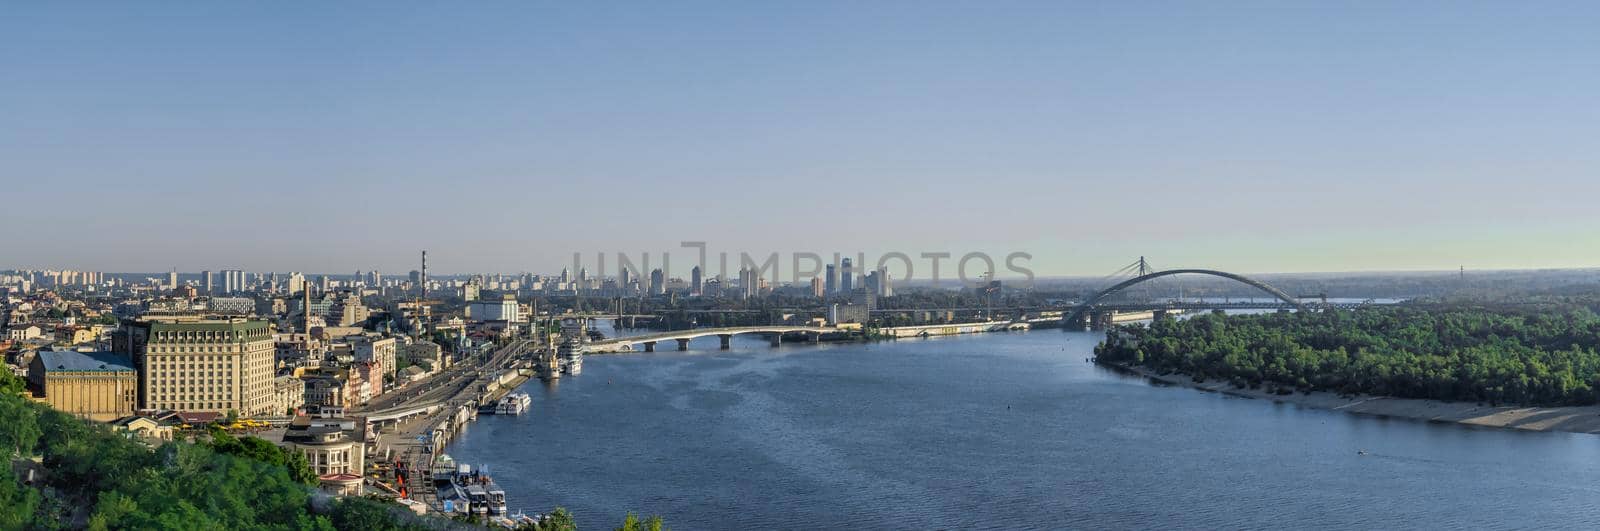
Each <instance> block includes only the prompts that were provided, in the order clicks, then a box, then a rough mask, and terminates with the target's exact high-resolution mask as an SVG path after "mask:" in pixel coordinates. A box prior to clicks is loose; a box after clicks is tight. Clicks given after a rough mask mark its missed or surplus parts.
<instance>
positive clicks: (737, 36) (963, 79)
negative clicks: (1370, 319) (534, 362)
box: [0, 3, 1600, 276]
mask: <svg viewBox="0 0 1600 531" xmlns="http://www.w3.org/2000/svg"><path fill="white" fill-rule="evenodd" d="M367 7H370V6H359V7H358V6H353V5H352V6H316V7H302V8H296V7H295V6H279V7H275V8H271V9H269V8H264V7H260V6H204V7H195V6H159V5H156V6H149V5H141V6H129V5H119V4H115V3H99V4H93V5H83V4H78V5H50V4H39V5H28V6H13V7H12V8H11V9H9V10H8V12H9V13H8V16H7V17H6V18H5V19H4V20H0V50H4V51H3V52H0V68H4V70H5V71H6V72H8V77H7V79H6V81H5V82H0V114H3V115H5V116H7V122H8V127H6V128H4V129H0V158H3V159H5V160H6V161H7V165H6V169H4V170H0V172H4V174H5V175H6V178H5V179H4V181H5V182H6V184H7V185H8V186H7V191H8V195H11V196H13V197H16V198H26V199H29V200H23V201H13V202H11V203H10V204H8V208H6V209H0V224H3V225H4V226H6V227H7V229H8V230H7V232H6V235H7V236H6V238H5V239H6V241H7V245H6V246H5V250H4V252H0V267H8V268H9V267H16V268H26V269H45V268H57V269H60V268H65V269H78V270H95V271H151V272H164V271H167V270H169V269H171V268H172V267H174V266H176V267H177V268H179V269H180V270H183V271H201V270H212V271H220V270H224V269H245V270H249V271H292V270H293V271H354V270H358V269H359V270H363V271H365V270H369V269H378V270H382V271H393V272H396V273H400V272H404V271H408V270H410V269H415V268H416V265H415V264H414V262H415V256H414V255H415V252H416V250H417V249H420V248H426V249H429V250H431V251H433V252H434V253H435V256H437V258H436V261H437V262H436V263H435V264H431V265H430V270H435V271H438V272H439V273H440V274H455V273H471V272H483V271H507V272H511V271H517V270H527V271H543V272H554V271H558V270H559V269H560V268H561V267H564V266H567V265H569V264H570V263H571V256H572V254H573V253H582V254H584V255H585V256H593V255H594V253H597V252H606V253H614V252H618V251H621V252H626V253H640V252H651V253H658V252H662V251H674V252H675V251H676V250H677V249H678V248H677V245H678V242H680V241H684V240H697V241H707V242H710V243H711V245H712V246H714V247H717V248H721V249H725V250H728V251H730V252H732V253H738V252H749V253H751V254H753V255H765V254H766V253H769V252H781V253H790V252H801V251H804V252H817V253H832V252H841V253H850V254H853V253H855V252H865V253H866V254H868V255H869V256H879V255H881V254H882V253H884V252H887V251H894V250H900V251H902V252H908V253H913V254H914V253H916V252H930V251H946V252H951V253H955V254H957V255H959V254H960V253H963V252H969V251H983V252H987V253H990V254H993V255H997V256H1003V255H1005V254H1006V253H1009V252H1026V253H1030V254H1031V255H1033V259H1032V260H1031V261H1030V262H1029V263H1030V266H1031V268H1032V269H1033V270H1034V271H1035V272H1036V273H1037V274H1038V275H1039V276H1080V275H1081V276H1093V275H1103V274H1105V273H1106V272H1108V271H1111V270H1114V269H1116V268H1117V267H1118V266H1120V265H1122V264H1124V263H1126V262H1128V261H1130V260H1132V259H1133V258H1134V257H1137V256H1141V255H1143V256H1149V257H1150V258H1151V260H1152V261H1155V262H1156V263H1158V264H1160V265H1163V266H1167V267H1212V268H1217V269H1222V270H1230V271H1241V272H1338V271H1414V270H1454V269H1456V268H1457V267H1462V266H1464V267H1466V268H1467V269H1469V270H1485V269H1537V268H1581V267H1592V266H1594V265H1597V264H1600V214H1597V213H1595V211H1594V209H1593V208H1592V207H1591V206H1590V205H1589V199H1588V198H1589V197H1592V196H1594V195H1595V194H1596V192H1600V179H1594V178H1593V177H1592V175H1590V174H1591V173H1592V169H1593V168H1594V167H1595V162H1596V161H1595V155H1594V154H1595V153H1600V149H1597V148H1600V145H1597V142H1600V140H1597V139H1600V135H1596V134H1595V133H1596V132H1600V131H1597V126H1596V125H1595V124H1600V120H1596V119H1595V118H1596V116H1595V113H1597V112H1600V111H1596V110H1595V109H1596V108H1595V107H1594V106H1593V105H1591V102H1592V94H1594V93H1595V92H1596V91H1597V90H1600V71H1596V70H1595V69H1592V68H1581V67H1580V66H1579V65H1583V64H1586V63H1587V62H1590V60H1591V56H1592V54H1591V53H1590V52H1591V50H1593V49H1594V45H1595V44H1596V42H1595V37H1593V35H1592V34H1593V32H1592V27H1591V26H1592V25H1591V24H1589V21H1592V20H1594V19H1595V17H1594V16H1593V15H1596V14H1600V12H1597V8H1596V7H1595V6H1593V5H1589V4H1582V3H1573V4H1567V5H1566V6H1565V7H1566V9H1563V10H1561V12H1562V15H1561V16H1559V17H1558V16H1554V15H1553V13H1555V12H1556V11H1555V10H1550V11H1545V10H1528V9H1521V8H1519V7H1518V6H1509V5H1507V6H1497V5H1492V4H1476V5H1459V4H1443V3H1417V4H1412V5H1407V6H1390V7H1389V8H1386V9H1384V10H1383V13H1382V15H1383V16H1381V17H1380V16H1372V15H1373V13H1372V10H1371V8H1370V7H1368V6H1361V5H1359V4H1338V3H1331V4H1319V5H1273V6H1244V5H1238V4H1235V5H1221V6H1219V5H1214V4H1204V3H1190V4H1176V5H1169V6H1160V7H1156V6H1128V5H1113V6H1076V5H1070V4H1062V5H1041V4H1024V3H1017V4H1002V5H994V6H983V7H982V8H979V7H974V6H961V5H958V4H953V3H917V4H915V5H908V4H878V5H843V4H834V5H829V4H817V5H807V6H806V8H805V9H798V8H794V7H787V6H775V5H722V4H701V5H699V7H700V8H699V9H685V8H683V7H681V6H631V7H630V8H628V9H608V8H600V7H595V6H560V5H548V6H536V7H529V6H519V7H517V8H508V9H479V10H473V9H462V8H459V7H449V8H446V7H442V6H426V5H419V6H411V8H409V9H407V10H404V11H401V10H383V11H379V10H374V9H368V8H367ZM174 22H179V23H174ZM106 87H115V88H116V89H115V90H106ZM674 254H676V253H674ZM685 258H687V255H685ZM683 264H684V265H683V266H682V272H678V271H674V272H673V273H674V274H676V275H680V276H681V275H683V274H685V273H686V272H687V271H688V267H689V265H691V264H690V263H689V261H687V260H685V261H684V262H683ZM732 269H734V270H736V269H737V267H734V268H732ZM1002 270H1003V268H1002Z"/></svg>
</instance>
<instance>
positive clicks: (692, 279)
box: [689, 266, 705, 297]
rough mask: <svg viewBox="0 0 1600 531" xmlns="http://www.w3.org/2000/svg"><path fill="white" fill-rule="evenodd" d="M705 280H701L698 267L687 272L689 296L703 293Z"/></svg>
mask: <svg viewBox="0 0 1600 531" xmlns="http://www.w3.org/2000/svg"><path fill="white" fill-rule="evenodd" d="M704 289H705V279H703V278H701V273H700V266H694V269H690V270H689V294H690V295H694V296H697V297H698V296H700V295H702V294H704V293H705V291H703V290H704Z"/></svg>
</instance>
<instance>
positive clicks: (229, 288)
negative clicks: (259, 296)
mask: <svg viewBox="0 0 1600 531" xmlns="http://www.w3.org/2000/svg"><path fill="white" fill-rule="evenodd" d="M242 291H244V271H242V270H238V269H224V270H222V292H223V293H239V292H242Z"/></svg>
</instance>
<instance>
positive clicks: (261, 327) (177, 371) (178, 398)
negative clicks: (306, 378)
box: [119, 318, 274, 416]
mask: <svg viewBox="0 0 1600 531" xmlns="http://www.w3.org/2000/svg"><path fill="white" fill-rule="evenodd" d="M120 333H121V334H123V335H124V339H122V340H121V341H120V342H119V343H121V344H122V345H123V346H124V347H125V348H126V350H124V351H125V352H131V353H133V357H134V366H135V367H136V368H137V369H138V370H139V405H140V407H142V408H145V409H171V410H177V411H211V412H218V413H226V412H228V411H230V410H232V411H235V412H237V413H238V414H240V415H244V416H254V415H262V414H266V413H267V412H269V411H271V410H272V408H273V405H272V378H273V372H274V369H273V367H274V349H273V337H272V333H271V328H270V325H269V324H268V323H267V322H266V321H260V320H250V319H224V320H196V319H185V318H179V319H172V320H152V321H136V322H132V323H128V326H127V327H125V330H123V331H121V332H120Z"/></svg>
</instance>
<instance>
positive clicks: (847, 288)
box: [839, 258, 855, 293]
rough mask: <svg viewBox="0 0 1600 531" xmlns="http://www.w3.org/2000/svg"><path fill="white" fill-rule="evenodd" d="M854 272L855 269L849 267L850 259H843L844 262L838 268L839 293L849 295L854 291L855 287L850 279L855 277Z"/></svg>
mask: <svg viewBox="0 0 1600 531" xmlns="http://www.w3.org/2000/svg"><path fill="white" fill-rule="evenodd" d="M854 271H855V268H854V267H852V266H851V265H850V259H849V258H846V259H844V262H843V263H842V264H841V265H840V266H839V291H843V292H845V293H850V292H851V291H853V290H854V288H855V286H854V285H853V279H852V278H851V277H853V276H855V274H854Z"/></svg>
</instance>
